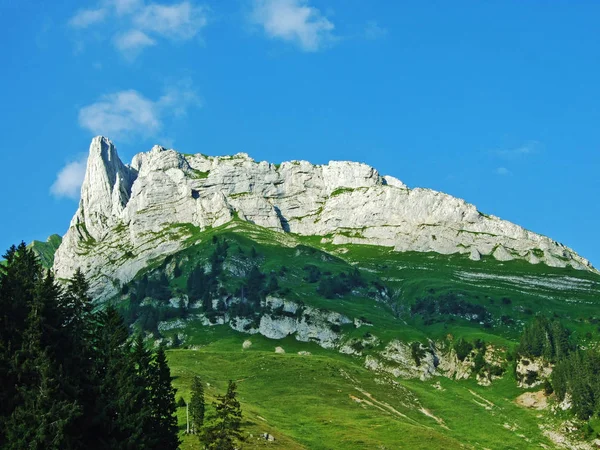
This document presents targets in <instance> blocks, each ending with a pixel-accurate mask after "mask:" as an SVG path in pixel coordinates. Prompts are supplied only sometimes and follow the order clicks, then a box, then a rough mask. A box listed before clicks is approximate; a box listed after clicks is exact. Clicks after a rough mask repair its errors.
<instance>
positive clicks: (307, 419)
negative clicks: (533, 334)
mask: <svg viewBox="0 0 600 450" xmlns="http://www.w3.org/2000/svg"><path fill="white" fill-rule="evenodd" d="M159 234H160V233H159ZM214 236H217V237H218V238H219V239H222V240H226V241H227V242H228V243H229V250H228V256H227V259H226V262H225V264H226V266H227V264H229V265H232V266H235V267H240V266H244V267H251V266H252V265H254V264H256V265H258V266H259V267H260V269H261V271H262V272H263V273H266V274H269V273H270V272H273V273H278V274H279V273H280V269H281V268H282V267H283V266H285V267H286V268H287V270H286V271H285V273H284V274H281V275H278V281H279V285H280V287H281V288H282V289H289V293H288V294H286V295H285V297H286V298H287V299H289V300H292V301H295V302H298V303H300V302H302V303H304V304H305V305H307V306H312V307H314V308H319V309H322V310H329V311H336V312H339V313H341V314H343V315H345V316H347V317H348V318H350V319H351V320H352V319H354V318H362V319H364V320H366V321H369V322H371V323H372V326H368V327H367V326H363V327H360V328H355V327H354V325H353V324H347V325H343V326H342V328H341V330H342V332H343V333H344V339H350V338H356V339H360V338H363V337H364V336H365V333H370V334H372V335H375V336H376V337H377V338H378V339H379V340H380V341H381V342H380V344H378V345H377V346H375V347H374V348H368V349H365V350H364V351H363V356H362V357H352V356H346V355H342V354H340V353H338V352H337V351H335V350H325V349H323V348H320V347H318V346H317V345H316V344H315V343H302V342H298V341H296V340H295V338H294V336H288V337H287V338H285V339H283V340H278V341H275V340H269V339H267V338H264V337H262V336H260V335H252V336H250V335H247V334H242V333H238V332H235V331H233V330H232V329H231V328H230V327H229V326H228V325H222V326H211V327H205V326H202V324H201V323H200V322H198V321H190V322H187V323H186V325H185V327H184V328H183V329H180V330H177V332H179V333H183V334H184V335H185V340H184V345H185V346H186V347H188V349H177V350H170V351H169V352H168V355H169V362H170V366H171V368H172V373H173V375H174V376H175V377H176V378H175V381H174V384H175V386H176V387H177V388H178V389H179V394H181V395H183V396H184V398H188V399H189V386H190V385H191V379H192V377H193V376H194V375H200V376H201V377H202V379H203V380H204V381H205V382H207V383H210V385H208V386H207V390H206V392H207V397H208V399H209V402H210V401H211V400H212V399H214V398H215V396H216V395H217V394H218V393H222V392H223V391H224V389H225V387H226V383H227V380H229V379H233V380H236V381H237V382H238V385H239V394H240V401H241V403H242V408H243V410H244V417H245V418H244V430H245V433H246V435H247V436H248V440H247V441H246V442H245V443H244V448H249V449H252V448H262V447H264V446H269V447H273V448H290V449H294V448H311V449H313V448H316V449H320V448H323V449H325V448H349V449H351V448H381V449H396V448H407V449H419V448H428V449H436V448H444V449H451V448H477V449H479V448H492V449H512V448H540V447H541V446H543V445H547V446H548V447H549V448H552V443H551V442H549V441H548V440H547V439H546V438H545V437H544V436H543V434H542V432H541V430H540V428H539V424H540V423H543V422H544V421H546V422H549V423H551V424H555V423H556V421H557V418H555V417H554V416H552V415H551V414H549V413H547V412H538V411H535V412H534V411H531V410H527V409H523V408H521V407H519V406H517V405H516V404H515V402H514V400H515V399H516V397H518V396H519V395H520V394H521V393H522V392H523V391H522V390H520V389H518V388H517V387H516V382H515V380H514V378H513V375H512V370H511V367H510V365H509V364H507V367H506V369H507V370H506V373H505V375H504V377H503V378H502V379H500V380H497V381H494V383H493V384H492V385H491V386H489V387H482V386H479V385H477V383H476V382H475V379H474V378H471V379H469V380H466V381H460V382H458V381H453V380H450V379H447V378H443V377H435V378H433V379H432V380H429V381H426V382H422V381H419V380H403V379H394V378H393V377H391V376H389V375H385V374H378V373H375V372H372V371H369V370H367V369H365V368H364V361H365V359H364V358H365V356H366V355H375V356H376V355H377V354H378V352H380V351H381V350H382V349H383V348H384V347H385V345H386V344H387V343H389V342H390V341H391V340H395V339H397V340H401V341H403V342H414V341H420V342H424V343H426V342H427V341H428V340H429V339H433V340H437V341H446V340H447V339H450V338H452V339H458V338H459V337H463V338H465V339H467V340H469V341H473V340H475V339H482V340H484V341H485V342H487V343H491V344H494V345H495V346H499V347H502V348H505V349H507V350H511V349H512V348H514V347H515V346H516V345H517V342H518V337H519V335H520V333H521V331H522V327H523V325H524V324H525V323H526V322H528V321H529V320H531V319H532V318H533V317H534V315H535V314H538V313H541V314H549V313H550V312H551V313H552V314H554V315H556V316H558V317H560V319H561V321H562V322H563V323H564V324H565V325H566V326H568V327H569V328H570V329H571V330H573V333H574V336H575V337H576V338H583V339H584V341H585V339H591V340H592V341H597V340H598V333H599V331H598V321H599V320H600V313H599V311H600V309H599V308H598V307H599V306H600V295H598V294H599V293H600V276H599V275H598V274H596V273H593V272H586V271H578V270H575V269H571V268H565V269H560V268H552V267H548V266H545V265H543V264H538V265H533V264H529V263H527V262H525V261H507V262H500V261H497V260H495V259H494V258H492V257H485V256H484V257H482V260H481V261H471V260H470V259H469V258H468V257H467V256H466V255H459V254H456V255H439V254H435V253H417V252H406V253H397V252H394V251H393V250H392V249H389V248H383V247H376V246H369V245H356V244H348V245H334V244H331V243H323V242H322V237H319V236H310V237H304V236H298V235H293V234H283V233H277V232H274V231H271V230H267V229H264V228H261V227H258V226H255V225H253V224H250V223H247V222H244V221H241V220H239V219H234V220H233V221H232V222H230V223H228V224H225V225H223V226H221V227H215V228H211V229H207V230H200V229H199V228H197V227H193V226H192V225H190V224H177V225H173V226H170V227H168V228H167V229H165V230H164V231H163V234H162V235H160V236H159V237H160V239H167V238H168V239H171V238H172V239H180V240H181V239H184V240H185V245H186V246H187V248H185V249H184V250H182V251H180V252H178V253H175V254H174V255H171V256H169V257H168V258H167V260H165V259H164V258H158V259H157V260H156V261H154V262H153V263H152V264H151V265H150V266H149V267H148V268H147V269H145V270H143V271H142V272H140V274H138V277H139V276H142V275H143V274H144V273H151V272H152V271H161V270H165V268H166V266H167V264H171V262H172V261H176V262H177V263H178V267H179V269H180V270H181V275H180V276H179V277H177V278H175V279H172V280H171V281H170V284H171V288H172V289H173V290H174V291H177V292H185V289H186V280H187V277H188V276H189V273H190V271H191V270H192V269H193V268H194V267H195V266H196V265H197V264H201V265H205V264H206V261H207V260H208V259H209V257H210V254H211V253H212V251H213V250H214V244H213V243H212V239H213V237H214ZM252 248H254V249H255V251H256V253H257V255H256V257H254V258H253V257H251V254H252V252H251V249H252ZM165 256H166V255H165ZM307 264H310V265H314V266H316V267H318V268H319V269H320V270H321V272H322V273H330V274H331V276H333V275H336V274H339V273H341V272H346V273H350V271H352V270H354V268H358V269H359V270H360V272H361V275H362V277H363V279H364V280H365V283H366V284H367V286H373V283H382V284H385V285H386V286H387V288H388V292H389V294H390V297H391V298H389V299H388V300H386V301H384V300H383V299H382V298H378V297H374V296H372V295H371V294H370V293H369V289H371V288H370V287H369V288H361V289H358V290H356V291H355V292H351V293H348V294H346V295H344V296H340V297H337V298H334V299H328V298H324V297H322V296H321V295H319V293H318V291H317V286H318V284H317V283H307V282H306V281H305V279H304V276H305V275H306V271H305V270H303V267H304V266H305V265H307ZM225 273H226V274H227V275H226V277H225V278H224V279H223V280H222V283H223V285H224V286H225V287H226V288H227V289H228V291H229V292H233V291H235V289H236V288H237V287H238V286H239V285H240V283H241V282H242V280H241V278H240V277H238V276H234V275H233V273H232V272H227V270H225ZM447 294H454V295H456V296H458V297H459V298H461V299H464V300H465V301H468V302H469V303H471V304H476V305H481V306H484V307H485V308H486V310H487V311H489V313H490V315H491V316H492V318H493V320H492V322H491V325H490V326H482V325H481V324H480V323H477V322H472V321H469V320H467V319H465V318H463V317H458V316H442V315H438V316H434V317H433V318H432V319H433V320H431V321H428V322H427V321H425V320H423V317H421V316H420V315H413V314H411V307H412V305H413V304H414V303H415V301H416V300H417V299H419V298H423V297H426V296H434V297H438V296H443V295H447ZM392 307H393V308H392ZM502 317H508V318H510V319H511V320H512V321H513V322H512V323H503V322H502V321H501V318H502ZM172 333H174V331H168V332H165V337H169V336H170V334H172ZM586 335H587V336H591V338H586ZM246 339H249V340H251V341H252V346H251V348H250V349H248V350H245V351H244V350H242V343H243V342H244V340H246ZM276 346H282V347H283V348H284V349H285V351H286V353H285V354H283V355H282V354H275V352H274V349H275V347H276ZM192 348H195V349H196V350H193V349H192ZM300 351H308V352H310V353H311V356H301V355H298V352H300ZM438 383H439V384H438ZM438 388H441V390H440V389H438ZM179 394H178V395H179ZM424 410H427V412H428V413H429V414H430V415H432V416H435V418H437V419H439V421H438V420H436V419H435V418H432V417H431V416H428V415H426V414H425V413H424V412H423V411H424ZM538 416H539V417H538ZM179 417H180V422H181V426H182V427H183V426H184V418H185V411H184V410H180V411H179ZM262 433H270V434H272V435H274V436H275V438H276V441H275V442H274V443H267V442H266V441H264V439H263V440H261V439H260V438H259V436H260V435H261V434H262ZM250 435H252V437H250ZM195 439H196V438H195V437H194V436H184V444H183V446H182V448H184V449H187V448H189V449H191V448H195V447H194V445H196V443H195V442H196V441H195Z"/></svg>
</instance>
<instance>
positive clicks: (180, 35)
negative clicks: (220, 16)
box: [133, 1, 208, 40]
mask: <svg viewBox="0 0 600 450" xmlns="http://www.w3.org/2000/svg"><path fill="white" fill-rule="evenodd" d="M207 13H208V8H206V7H204V6H196V5H193V4H191V3H190V2H188V1H184V2H181V3H178V4H174V5H160V4H157V3H153V4H150V5H148V6H146V7H144V8H143V9H141V10H140V12H139V13H137V14H135V15H134V17H133V23H134V24H135V25H136V26H138V27H139V28H140V29H142V30H146V31H148V32H153V33H156V34H159V35H162V36H166V37H168V38H171V39H182V40H187V39H191V38H193V37H194V36H196V35H197V34H198V32H199V31H200V30H201V29H202V28H203V27H204V26H206V24H207V22H208V18H207Z"/></svg>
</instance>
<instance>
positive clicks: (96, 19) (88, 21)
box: [69, 8, 108, 28]
mask: <svg viewBox="0 0 600 450" xmlns="http://www.w3.org/2000/svg"><path fill="white" fill-rule="evenodd" d="M107 13H108V11H107V10H106V9H105V8H98V9H82V10H79V11H77V13H75V15H74V16H73V17H71V19H70V20H69V25H70V26H72V27H73V28H87V27H89V26H91V25H94V24H96V23H100V22H102V21H103V20H104V19H105V18H106V16H107Z"/></svg>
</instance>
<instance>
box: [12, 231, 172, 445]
mask: <svg viewBox="0 0 600 450" xmlns="http://www.w3.org/2000/svg"><path fill="white" fill-rule="evenodd" d="M4 259H5V264H3V265H1V266H0V385H1V386H2V389H1V390H0V447H1V448H6V449H15V450H17V449H19V450H21V449H25V448H27V449H138V448H140V449H141V448H143V449H167V450H168V449H176V448H177V447H178V446H179V438H178V427H177V418H176V416H175V412H176V404H175V390H174V388H173V387H172V384H171V374H170V370H169V367H168V365H167V359H166V355H165V351H164V349H163V348H162V347H160V348H159V349H158V351H156V352H155V353H153V352H151V351H149V350H148V349H147V348H146V347H145V346H144V342H143V339H142V337H141V336H137V337H135V338H133V339H132V338H130V336H129V333H128V329H127V327H126V326H125V324H124V323H123V319H122V317H121V316H120V315H119V313H118V312H117V310H116V309H115V308H113V307H111V306H108V307H106V308H104V309H102V310H98V311H95V310H94V308H93V307H92V303H91V299H90V297H89V296H88V289H89V286H88V283H87V281H86V279H85V277H84V275H83V274H82V273H81V272H80V271H77V272H76V273H75V274H74V276H73V278H72V279H70V280H69V281H68V283H67V285H66V287H65V288H62V287H60V286H59V285H58V283H57V282H56V280H55V279H54V277H53V276H52V274H51V273H50V272H44V271H43V269H42V267H41V265H40V262H39V260H38V259H37V257H36V256H35V254H34V253H33V252H32V251H31V250H29V249H27V247H26V246H25V244H24V243H21V244H20V245H19V246H18V247H15V246H13V247H11V248H10V249H9V250H8V251H7V253H6V254H5V255H4Z"/></svg>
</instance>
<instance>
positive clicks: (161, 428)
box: [150, 345, 179, 450]
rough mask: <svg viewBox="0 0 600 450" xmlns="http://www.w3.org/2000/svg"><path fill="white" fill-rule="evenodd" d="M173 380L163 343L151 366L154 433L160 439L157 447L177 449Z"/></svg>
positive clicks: (168, 449) (151, 403)
mask: <svg viewBox="0 0 600 450" xmlns="http://www.w3.org/2000/svg"><path fill="white" fill-rule="evenodd" d="M171 381H172V378H171V370H170V369H169V366H168V364H167V356H166V354H165V349H164V347H163V346H162V345H161V346H160V347H159V348H158V351H157V353H156V357H155V359H154V362H153V364H152V366H151V383H150V405H151V409H152V412H151V414H152V416H151V417H152V424H153V434H155V435H156V436H157V437H158V439H159V445H158V446H157V447H156V448H157V449H164V450H170V449H173V450H175V449H177V448H178V447H179V437H178V435H177V433H178V426H177V416H176V413H177V404H176V402H175V392H176V390H175V388H173V385H172V384H171Z"/></svg>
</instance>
